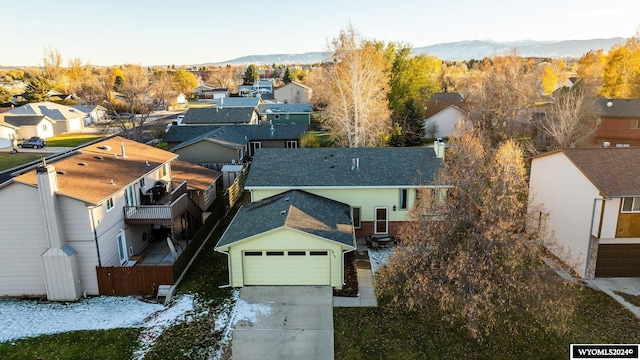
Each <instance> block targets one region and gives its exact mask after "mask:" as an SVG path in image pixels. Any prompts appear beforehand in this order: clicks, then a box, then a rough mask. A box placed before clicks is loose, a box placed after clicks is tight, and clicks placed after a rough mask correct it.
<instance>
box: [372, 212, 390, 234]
mask: <svg viewBox="0 0 640 360" xmlns="http://www.w3.org/2000/svg"><path fill="white" fill-rule="evenodd" d="M388 210H389V208H387V207H376V208H375V215H376V217H375V220H374V225H373V226H374V234H387V233H388V231H389V218H388V216H387V212H388Z"/></svg>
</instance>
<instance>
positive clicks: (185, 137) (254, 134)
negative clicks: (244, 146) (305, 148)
mask: <svg viewBox="0 0 640 360" xmlns="http://www.w3.org/2000/svg"><path fill="white" fill-rule="evenodd" d="M220 128H229V129H231V130H232V131H234V132H236V133H238V134H240V135H242V136H246V137H247V140H249V141H265V140H297V139H300V137H302V135H304V134H305V133H306V132H307V131H308V128H309V126H308V125H306V124H276V125H273V132H272V131H271V127H270V126H269V125H249V124H247V125H181V126H172V127H170V128H169V131H167V134H166V135H165V137H164V141H166V142H171V143H176V142H177V143H182V142H185V141H189V143H190V144H192V143H193V142H191V141H190V140H192V139H195V138H198V139H202V138H204V137H206V136H207V135H208V134H209V133H210V132H212V131H214V130H217V129H220ZM243 143H246V142H244V141H243ZM179 146H182V144H180V145H179Z"/></svg>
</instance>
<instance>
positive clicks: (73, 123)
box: [8, 101, 87, 135]
mask: <svg viewBox="0 0 640 360" xmlns="http://www.w3.org/2000/svg"><path fill="white" fill-rule="evenodd" d="M8 113H9V114H12V115H31V116H44V117H46V118H47V119H49V120H51V121H52V123H53V126H54V127H53V133H54V134H56V135H57V134H62V133H70V132H75V131H80V130H82V128H84V118H85V117H86V115H87V114H86V113H85V112H82V111H80V110H78V109H74V108H73V107H71V106H65V105H60V104H56V103H53V102H49V101H44V102H37V103H29V104H25V105H22V106H19V107H17V108H15V109H13V110H11V111H9V112H8Z"/></svg>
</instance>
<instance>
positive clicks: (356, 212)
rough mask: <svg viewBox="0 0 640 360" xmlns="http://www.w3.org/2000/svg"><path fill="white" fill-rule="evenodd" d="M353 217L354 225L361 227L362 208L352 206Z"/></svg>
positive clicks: (357, 227)
mask: <svg viewBox="0 0 640 360" xmlns="http://www.w3.org/2000/svg"><path fill="white" fill-rule="evenodd" d="M351 219H353V227H354V228H356V229H360V208H359V207H354V208H351Z"/></svg>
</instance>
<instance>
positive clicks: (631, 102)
mask: <svg viewBox="0 0 640 360" xmlns="http://www.w3.org/2000/svg"><path fill="white" fill-rule="evenodd" d="M598 108H599V109H600V116H612V117H636V118H637V117H640V99H607V98H598Z"/></svg>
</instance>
